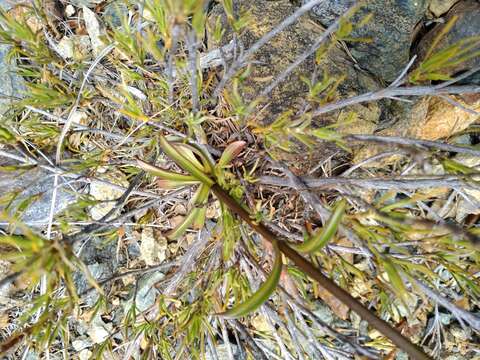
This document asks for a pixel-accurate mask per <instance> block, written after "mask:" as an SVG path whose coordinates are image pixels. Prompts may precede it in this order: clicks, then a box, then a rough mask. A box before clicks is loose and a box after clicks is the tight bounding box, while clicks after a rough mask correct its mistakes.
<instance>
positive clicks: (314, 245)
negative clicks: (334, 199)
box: [295, 200, 346, 253]
mask: <svg viewBox="0 0 480 360" xmlns="http://www.w3.org/2000/svg"><path fill="white" fill-rule="evenodd" d="M345 206H346V202H345V200H342V201H340V203H339V204H338V205H337V206H336V207H335V210H334V211H333V214H332V216H331V217H330V219H328V221H327V224H326V225H325V227H324V228H322V229H321V230H319V231H317V232H316V233H315V234H314V235H313V236H312V237H310V238H309V239H308V240H307V241H305V242H304V243H302V244H300V245H296V246H295V249H297V250H298V251H300V252H306V253H314V252H316V251H318V250H320V249H321V248H322V247H324V246H325V245H326V244H327V243H328V242H329V241H330V239H331V238H332V237H333V235H335V233H336V232H337V228H338V224H340V221H341V220H342V217H343V215H344V213H345Z"/></svg>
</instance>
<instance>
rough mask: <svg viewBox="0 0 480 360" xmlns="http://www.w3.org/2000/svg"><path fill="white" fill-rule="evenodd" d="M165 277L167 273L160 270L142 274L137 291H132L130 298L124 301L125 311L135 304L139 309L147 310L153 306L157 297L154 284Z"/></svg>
mask: <svg viewBox="0 0 480 360" xmlns="http://www.w3.org/2000/svg"><path fill="white" fill-rule="evenodd" d="M164 277H165V275H164V274H163V273H161V272H159V271H156V272H152V273H149V274H145V275H144V276H142V277H141V278H140V280H138V282H137V289H136V290H137V291H136V293H135V292H134V291H132V295H131V296H130V298H129V299H128V300H127V301H126V302H124V303H123V305H124V308H125V311H128V309H130V307H131V306H133V305H134V304H135V306H136V308H137V309H138V311H145V310H147V309H148V308H149V307H150V306H152V305H153V304H154V303H155V299H156V298H157V289H156V288H155V286H154V285H155V284H156V283H157V282H159V281H160V280H162V279H163V278H164ZM135 295H136V296H135Z"/></svg>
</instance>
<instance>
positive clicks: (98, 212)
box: [90, 171, 128, 220]
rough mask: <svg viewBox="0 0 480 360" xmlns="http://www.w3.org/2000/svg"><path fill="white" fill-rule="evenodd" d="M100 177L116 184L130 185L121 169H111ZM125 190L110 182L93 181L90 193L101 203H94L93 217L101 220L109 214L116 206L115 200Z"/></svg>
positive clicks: (91, 212) (91, 211) (91, 213)
mask: <svg viewBox="0 0 480 360" xmlns="http://www.w3.org/2000/svg"><path fill="white" fill-rule="evenodd" d="M98 177H99V178H101V179H102V180H106V181H109V182H111V183H113V184H116V185H121V186H123V187H127V186H128V181H126V179H125V175H124V174H123V173H121V172H119V171H109V172H108V173H106V174H104V175H98ZM124 192H125V190H122V189H118V188H115V187H113V186H110V185H108V184H104V183H101V182H92V184H90V195H91V196H92V197H93V198H94V199H95V200H98V201H100V203H99V204H96V205H94V206H93V207H92V208H91V209H90V215H91V216H92V219H93V220H100V219H101V218H102V217H104V216H105V215H106V214H108V212H109V211H110V210H112V209H113V208H114V207H115V201H116V200H117V199H118V198H119V197H120V196H122V194H123V193H124Z"/></svg>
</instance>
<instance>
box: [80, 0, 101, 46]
mask: <svg viewBox="0 0 480 360" xmlns="http://www.w3.org/2000/svg"><path fill="white" fill-rule="evenodd" d="M82 10H83V20H84V21H85V27H86V29H87V33H88V36H89V37H90V41H91V43H92V50H93V54H94V55H95V56H97V55H98V54H99V53H100V52H101V51H102V50H103V49H104V47H105V43H104V42H103V41H102V40H101V38H100V37H101V36H102V35H104V34H105V30H104V29H103V28H102V26H101V25H100V23H99V21H98V19H97V16H96V15H95V13H94V12H93V11H92V10H90V9H89V8H88V7H86V6H83V8H82Z"/></svg>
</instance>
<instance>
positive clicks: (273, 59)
mask: <svg viewBox="0 0 480 360" xmlns="http://www.w3.org/2000/svg"><path fill="white" fill-rule="evenodd" d="M235 3H236V11H237V13H242V12H245V13H247V14H248V18H249V24H248V26H247V27H246V28H245V29H244V30H243V31H242V33H241V35H240V38H239V41H240V42H241V44H242V46H243V48H244V49H248V48H250V47H251V46H252V45H253V44H254V43H255V42H256V41H257V40H259V39H260V38H261V37H262V36H263V35H265V34H266V33H268V32H269V31H271V30H272V29H273V28H275V27H276V26H277V25H278V24H279V23H280V22H281V21H282V20H283V19H285V18H287V17H288V16H290V15H291V14H292V13H293V12H294V11H295V10H296V6H294V5H292V3H291V2H290V1H288V0H280V1H268V0H257V1H247V0H240V1H236V2H235ZM218 17H220V19H221V21H222V23H223V28H224V29H229V28H230V27H229V26H228V24H227V21H226V16H225V14H224V11H223V8H222V7H221V6H216V7H215V8H214V9H213V10H212V13H211V15H210V24H211V28H213V26H214V24H215V21H216V19H217V18H218ZM323 32H324V29H323V27H321V26H319V25H318V24H316V23H315V22H313V21H311V20H310V19H309V18H308V16H305V17H303V18H301V19H299V20H298V21H296V22H295V23H294V24H292V25H290V26H289V27H287V28H286V29H285V30H283V31H282V32H280V34H278V35H277V36H276V37H274V38H273V39H272V40H271V41H269V42H268V43H267V44H266V45H264V46H263V47H262V48H260V49H259V50H258V51H257V52H256V53H255V55H254V56H253V58H252V59H251V60H252V61H251V70H250V73H249V76H248V77H247V78H246V79H245V81H244V82H243V83H242V86H241V88H240V93H241V95H242V97H243V99H244V101H245V102H246V103H247V104H248V103H250V102H251V101H253V100H255V99H256V98H257V97H258V94H260V93H261V92H262V90H263V89H264V88H265V87H266V86H268V85H269V84H270V83H271V81H273V80H274V79H276V78H277V77H278V76H279V74H282V73H283V72H284V71H285V69H286V68H287V67H288V66H289V65H290V64H291V63H292V62H294V61H295V60H296V59H297V57H298V56H300V55H301V54H303V53H304V52H306V51H308V50H309V49H310V48H311V47H312V45H313V44H314V43H315V41H316V40H317V39H318V37H319V36H321V34H322V33H323ZM231 38H232V33H231V32H227V34H226V35H225V36H224V38H223V40H222V43H221V44H215V43H210V44H209V47H210V48H211V49H213V48H216V47H218V46H220V45H225V44H226V43H228V42H229V41H230V39H231ZM327 73H328V75H329V76H331V77H333V78H337V79H338V78H341V77H345V79H344V81H343V82H341V84H340V86H339V87H338V89H337V92H336V94H335V96H334V97H336V98H339V97H345V96H354V95H357V94H358V93H359V91H361V92H363V91H368V90H372V89H375V88H376V87H377V86H378V85H377V83H376V82H375V81H373V80H372V78H371V77H370V76H369V75H368V74H367V73H365V72H363V71H361V70H359V69H358V68H357V67H355V66H354V64H353V62H352V61H351V59H350V58H349V56H348V55H347V54H346V53H345V52H344V51H343V50H342V48H341V47H340V45H339V44H334V45H333V46H330V47H329V48H328V51H327V52H326V54H325V55H324V56H323V58H322V59H321V61H320V63H319V64H316V61H315V57H314V56H311V57H310V58H308V59H307V60H305V61H304V62H303V63H302V64H301V65H300V66H298V67H297V69H296V70H295V71H294V72H292V73H291V74H290V75H289V76H288V77H287V78H286V79H285V80H284V81H283V82H281V83H280V84H279V85H278V86H277V87H276V88H275V89H274V90H273V91H272V93H271V94H270V95H269V97H268V99H267V101H266V102H262V103H261V104H260V105H259V106H258V108H257V109H258V111H257V112H256V113H255V117H254V119H253V120H254V121H257V122H259V123H263V124H269V123H271V122H273V121H274V120H275V119H277V118H278V117H279V116H280V115H281V114H283V113H284V112H285V111H292V112H293V113H294V114H295V113H296V112H298V111H302V109H304V108H305V106H306V105H307V101H306V99H307V97H308V86H307V84H306V83H305V81H304V80H305V79H308V80H311V79H312V78H313V77H314V74H315V76H316V81H321V80H322V78H323V76H324V74H327ZM265 105H267V106H266V107H265ZM350 110H354V111H355V112H356V113H357V114H358V117H359V118H360V120H365V119H367V120H366V121H368V122H369V123H371V124H374V123H375V122H376V121H377V120H378V118H379V115H380V112H379V110H378V107H377V105H375V104H368V105H358V106H355V107H352V108H351V109H350ZM338 116H339V113H333V114H327V115H325V116H321V117H319V118H316V119H313V120H314V121H313V125H314V126H322V125H325V124H330V123H332V122H333V121H336V120H337V119H338ZM322 146H323V147H324V148H322V149H317V150H318V151H315V156H317V157H322V158H324V157H328V156H329V154H331V153H332V150H333V151H338V149H336V150H334V149H332V147H331V146H330V145H328V144H324V145H322ZM305 154H306V152H305ZM310 155H311V154H310ZM310 155H309V156H310ZM304 160H305V159H304V158H302V159H298V158H294V159H291V161H290V160H287V161H289V162H291V163H296V164H297V165H301V166H302V169H303V170H307V168H308V166H306V162H305V161H304ZM312 162H316V164H318V159H312Z"/></svg>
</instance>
